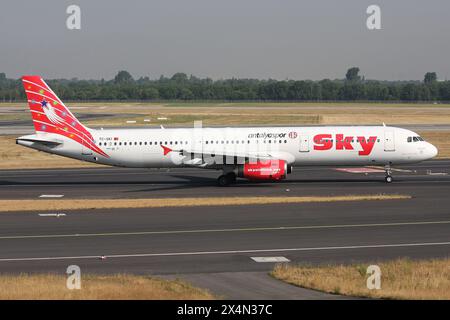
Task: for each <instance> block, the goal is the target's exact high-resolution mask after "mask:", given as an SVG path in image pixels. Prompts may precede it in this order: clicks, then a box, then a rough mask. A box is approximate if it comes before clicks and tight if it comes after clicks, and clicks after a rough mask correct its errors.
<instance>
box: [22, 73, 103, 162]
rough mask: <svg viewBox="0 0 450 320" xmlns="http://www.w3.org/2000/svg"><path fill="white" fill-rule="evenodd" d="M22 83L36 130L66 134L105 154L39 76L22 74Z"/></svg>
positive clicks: (86, 129)
mask: <svg viewBox="0 0 450 320" xmlns="http://www.w3.org/2000/svg"><path fill="white" fill-rule="evenodd" d="M22 83H23V87H24V89H25V93H26V94H27V99H28V105H29V107H30V111H31V116H32V118H33V123H34V128H35V130H36V132H49V133H55V134H60V135H63V136H66V137H68V138H70V139H72V140H75V141H77V142H78V143H80V144H82V145H83V146H85V147H86V148H89V149H91V150H92V151H95V152H97V153H99V154H101V155H104V156H107V155H106V154H105V153H104V152H103V151H102V150H100V149H99V148H98V147H97V146H96V145H95V142H94V139H93V137H92V134H91V133H90V132H89V130H88V128H86V127H85V126H84V125H82V124H81V123H80V122H79V121H78V119H77V118H76V117H75V116H74V115H73V114H72V113H71V112H70V110H69V109H68V108H67V107H66V106H65V105H64V103H63V102H62V101H61V100H60V99H59V98H58V97H57V96H56V94H55V93H54V92H53V91H52V89H50V87H49V86H48V85H47V84H46V83H45V81H44V80H43V79H42V78H41V77H40V76H23V77H22Z"/></svg>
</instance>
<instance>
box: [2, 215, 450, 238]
mask: <svg viewBox="0 0 450 320" xmlns="http://www.w3.org/2000/svg"><path fill="white" fill-rule="evenodd" d="M433 224H450V220H442V221H415V222H390V223H365V224H336V225H314V226H286V227H283V226H279V227H260V228H258V227H255V228H234V229H198V230H166V231H139V232H107V233H71V234H41V235H17V236H0V240H4V239H35V238H70V237H113V236H140V235H160V234H185V233H214V232H249V231H285V230H305V229H306V230H307V229H337V228H369V227H395V226H414V225H415V226H417V225H433Z"/></svg>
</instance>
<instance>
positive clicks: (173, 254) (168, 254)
mask: <svg viewBox="0 0 450 320" xmlns="http://www.w3.org/2000/svg"><path fill="white" fill-rule="evenodd" d="M448 245H450V242H423V243H396V244H373V245H354V246H341V247H310V248H279V249H249V250H226V251H193V252H165V253H136V254H111V255H103V256H102V255H98V256H97V255H96V256H94V255H90V256H62V257H31V258H2V259H0V262H12V261H48V260H73V259H99V258H101V257H104V258H145V257H176V256H201V255H222V254H246V253H265V252H295V251H297V252H300V251H326V250H349V249H350V250H351V249H377V248H401V247H426V246H448Z"/></svg>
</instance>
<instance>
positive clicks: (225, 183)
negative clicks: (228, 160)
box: [217, 174, 231, 187]
mask: <svg viewBox="0 0 450 320" xmlns="http://www.w3.org/2000/svg"><path fill="white" fill-rule="evenodd" d="M230 182H231V181H230V178H229V177H228V176H226V175H224V174H223V175H221V176H220V177H219V178H217V183H218V184H219V186H221V187H226V186H228V185H229V184H230Z"/></svg>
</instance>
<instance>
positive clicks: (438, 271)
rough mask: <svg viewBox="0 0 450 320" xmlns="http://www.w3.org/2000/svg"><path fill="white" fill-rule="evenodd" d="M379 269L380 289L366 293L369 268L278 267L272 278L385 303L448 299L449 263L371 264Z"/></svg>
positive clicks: (331, 266) (407, 262)
mask: <svg viewBox="0 0 450 320" xmlns="http://www.w3.org/2000/svg"><path fill="white" fill-rule="evenodd" d="M371 264H376V265H378V266H379V267H380V269H381V289H380V290H369V289H367V286H366V281H367V277H368V275H366V270H367V266H368V265H369V264H353V265H327V266H319V267H313V266H301V265H299V266H295V265H278V266H276V267H275V269H274V270H273V271H272V273H271V274H272V276H274V277H275V278H277V279H280V280H283V281H286V282H288V283H291V284H294V285H297V286H301V287H305V288H311V289H316V290H320V291H325V292H328V293H334V294H342V295H349V296H359V297H372V298H386V299H450V259H449V258H446V259H435V260H421V261H412V260H409V259H398V260H393V261H388V262H378V263H371Z"/></svg>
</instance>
